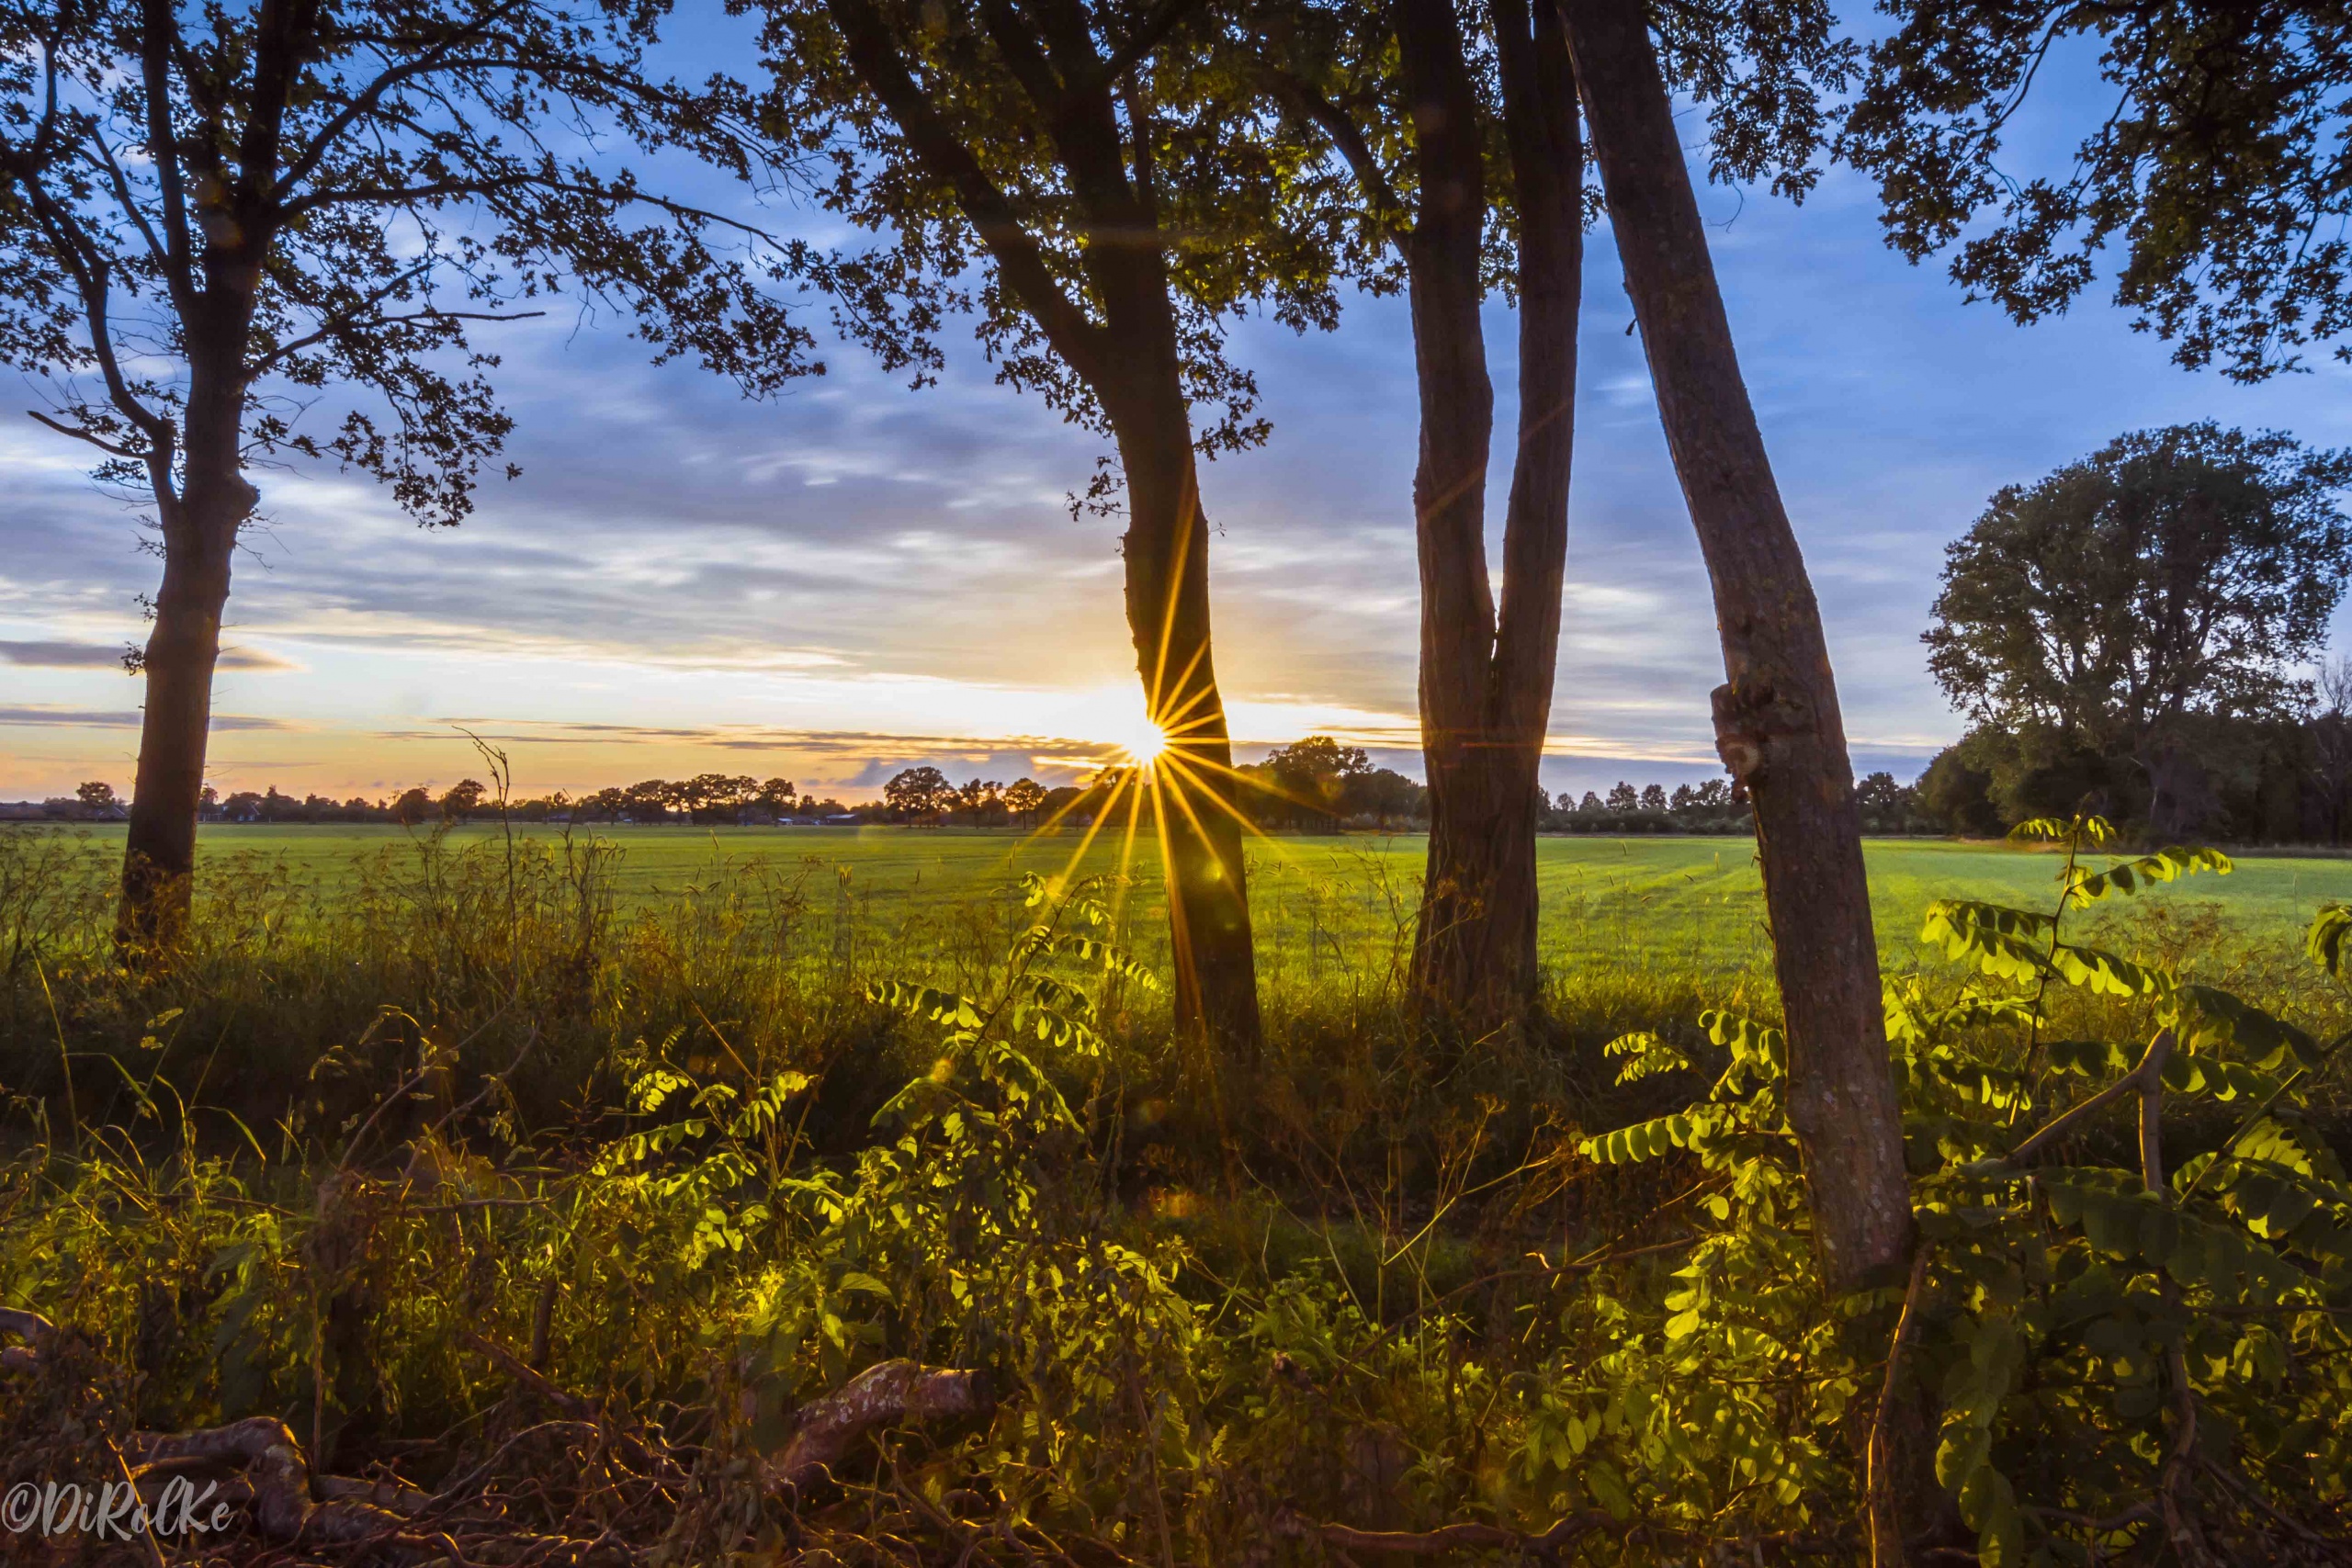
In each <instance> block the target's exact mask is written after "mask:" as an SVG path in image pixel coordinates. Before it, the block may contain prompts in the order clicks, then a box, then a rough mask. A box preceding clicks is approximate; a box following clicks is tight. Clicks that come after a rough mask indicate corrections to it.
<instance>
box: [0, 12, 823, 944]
mask: <svg viewBox="0 0 2352 1568" xmlns="http://www.w3.org/2000/svg"><path fill="white" fill-rule="evenodd" d="M661 10H662V7H661V6H623V5H620V4H618V3H617V0H615V3H613V4H610V5H606V6H600V5H598V4H594V3H593V0H592V3H591V4H589V5H588V6H584V7H580V8H571V7H560V6H556V5H554V4H551V3H548V0H365V3H363V4H357V5H353V6H324V5H321V4H319V3H318V0H255V3H249V4H236V3H231V4H224V5H220V6H210V7H197V8H189V7H186V6H171V5H167V4H164V0H0V279H4V280H5V282H0V360H5V361H6V363H7V364H8V365H9V366H11V367H15V368H17V369H20V370H23V371H26V372H28V373H29V374H31V375H32V376H34V377H36V378H40V379H41V381H42V382H43V384H44V385H45V386H46V388H47V389H48V391H49V394H50V398H51V408H50V410H49V412H36V413H35V414H34V415H33V417H34V418H35V419H37V420H39V421H40V423H42V424H44V425H45V426H47V427H49V428H50V429H51V430H54V431H57V432H59V433H61V434H64V435H67V436H70V437H73V438H74V439H77V440H79V441H81V442H83V443H85V444H86V445H88V446H93V447H95V448H96V449H97V451H98V452H99V453H100V454H102V455H103V461H102V463H101V464H100V467H99V468H98V470H97V471H98V473H99V475H100V477H101V478H102V479H107V480H109V481H116V482H120V483H123V484H126V485H130V486H134V487H136V489H137V490H138V491H139V492H141V494H142V496H143V497H144V499H145V500H147V501H149V502H152V503H153V507H154V509H155V512H154V517H153V524H154V527H155V530H156V533H157V536H158V540H159V543H160V547H161V554H162V556H163V559H164V573H163V585H162V587H161V588H160V590H159V591H158V592H157V593H156V595H155V597H154V600H153V606H152V608H153V620H154V629H153V633H152V634H151V635H150V637H149V638H148V641H147V645H146V648H145V649H144V650H143V652H142V653H141V655H140V658H139V664H140V668H141V671H143V673H144V675H145V679H146V683H147V696H146V704H145V714H144V717H143V720H142V725H141V733H140V749H139V774H138V779H137V781H136V784H135V786H134V788H133V790H132V804H131V815H130V833H129V835H128V840H127V843H126V847H125V854H124V863H123V904H122V919H121V928H122V934H123V937H124V939H125V940H126V941H127V942H131V943H133V944H142V943H147V942H159V941H168V940H169V939H170V938H171V937H172V935H173V933H174V931H175V930H176V928H177V925H178V923H179V922H180V921H181V920H182V919H185V916H186V912H187V902H188V897H189V892H188V886H187V882H188V878H189V876H190V875H191V874H192V870H193V866H194V854H195V820H196V800H197V791H198V787H199V785H200V784H201V782H202V778H203V772H204V758H205V745H206V732H207V728H208V726H209V716H210V712H211V689H212V672H213V667H214V665H215V663H216V662H217V660H218V659H219V655H220V618H221V614H222V608H223V605H224V604H225V602H226V600H227V598H228V593H229V578H230V565H231V562H232V558H233V556H234V552H235V547H236V543H237V538H238V535H239V531H240V530H241V529H243V527H244V526H245V525H246V523H247V522H248V521H249V520H250V519H251V518H252V517H253V516H254V509H255V507H256V506H257V505H258V504H259V502H260V499H261V497H260V492H259V491H257V490H256V489H255V488H254V483H253V482H252V479H251V477H250V470H251V469H252V468H254V465H255V464H257V463H262V464H268V463H277V462H283V461H286V460H288V459H309V460H318V461H330V462H334V463H336V464H338V465H341V466H343V467H345V468H357V469H359V470H360V471H362V472H364V473H367V474H369V475H371V476H373V477H374V478H376V479H379V480H380V481H382V482H384V483H386V484H388V485H390V487H391V491H392V493H393V496H394V497H395V499H396V500H397V502H398V503H399V504H400V505H401V508H402V509H403V510H404V511H406V512H407V513H409V514H410V515H411V516H413V517H414V518H415V519H416V520H417V521H418V522H419V523H423V524H428V525H446V524H455V523H457V522H458V521H459V520H460V519H461V518H463V517H464V516H465V515H466V513H467V512H468V511H469V508H470V506H471V504H472V495H473V489H474V483H475V479H476V476H477V475H478V473H479V471H480V469H481V466H482V465H483V464H484V463H486V462H489V461H490V460H492V458H494V457H496V456H497V454H498V452H499V450H500V448H501V446H502V445H503V441H504V438H505V435H506V434H507V431H508V429H509V427H510V424H511V423H512V422H511V421H510V420H509V418H508V416H507V415H506V414H505V413H504V412H503V411H502V410H501V409H500V407H499V406H498V403H497V401H496V400H495V398H494V397H493V395H492V389H491V386H490V383H489V380H488V372H489V370H490V369H491V367H493V366H494V365H495V364H496V357H495V355H492V354H490V353H487V352H484V351H482V350H481V349H480V348H478V347H477V346H476V345H475V343H474V340H473V334H474V333H476V332H477V331H478V330H479V327H480V324H481V323H483V322H487V321H505V320H512V319H514V318H515V317H516V316H518V315H527V314H536V313H537V311H536V310H525V309H520V308H519V307H522V306H524V305H526V304H527V303H528V302H529V301H530V300H532V299H536V298H537V297H539V296H541V295H544V294H546V293H548V291H549V290H550V289H552V288H556V287H557V286H558V285H559V284H560V283H564V282H570V283H572V284H576V285H577V286H578V287H579V288H581V289H582V291H583V292H584V293H585V294H586V295H587V296H588V297H590V298H592V299H598V300H607V301H612V302H615V303H618V304H620V305H622V306H624V307H626V308H629V309H633V310H637V311H638V313H639V321H640V322H641V325H640V328H639V331H640V333H641V335H643V336H644V337H645V338H646V339H647V341H648V342H649V343H650V344H651V345H652V346H653V347H654V349H655V351H656V352H657V354H658V355H660V356H661V357H662V358H669V357H672V356H673V355H695V356H698V357H700V358H702V359H703V360H705V361H706V362H707V363H709V364H711V365H712V366H713V367H717V368H719V369H721V370H724V371H727V372H729V373H730V374H732V375H734V376H736V377H737V378H739V379H740V380H741V382H742V383H743V384H744V385H745V386H746V387H747V389H752V390H755V391H763V390H768V389H774V388H775V387H777V386H779V385H781V384H782V383H783V382H784V381H785V380H786V379H788V378H790V377H792V376H795V375H797V374H799V373H801V372H802V371H804V370H806V369H809V368H811V367H809V366H808V365H807V364H806V362H805V361H804V360H803V359H802V357H801V354H800V351H801V349H802V348H803V346H804V345H805V344H806V343H807V342H808V341H809V340H808V339H807V337H806V335H805V333H801V332H800V330H799V329H797V327H795V326H793V325H791V324H790V323H789V322H788V321H786V318H785V315H784V313H783V310H782V308H781V307H780V306H779V305H777V304H775V303H774V302H772V301H771V300H769V299H766V298H765V297H764V295H763V292H762V290H761V287H760V286H761V283H762V281H763V275H765V274H768V273H772V272H774V271H775V270H776V267H777V264H775V263H773V262H770V263H763V264H762V265H750V264H749V263H747V262H746V261H744V260H742V259H741V258H735V259H729V258H728V257H723V256H721V255H719V254H714V251H713V249H712V247H711V245H710V243H707V238H706V236H707V231H708V229H709V225H710V223H711V221H712V220H711V219H710V218H709V216H708V215H707V214H705V213H702V212H699V211H696V210H695V209H691V208H688V207H685V206H684V205H681V204H679V203H676V202H671V201H664V200H662V199H660V198H658V197H656V196H654V195H653V194H652V193H651V192H650V191H648V190H647V189H646V188H644V187H643V186H640V185H639V183H638V182H637V180H636V179H635V177H634V176H633V175H631V174H630V173H629V172H628V170H627V169H625V168H620V167H617V166H615V165H614V164H613V163H612V160H611V159H610V158H609V157H607V156H604V155H602V154H601V153H596V154H583V155H572V154H569V153H559V152H557V151H555V150H554V149H555V148H557V147H559V146H569V147H590V148H596V147H600V146H601V145H603V144H605V142H607V141H609V142H613V143H616V144H622V145H627V144H632V143H633V144H635V145H637V146H639V147H641V148H645V149H648V150H650V149H652V148H655V147H664V148H678V149H684V151H686V152H691V153H697V154H700V155H702V156H704V157H707V158H709V159H711V160H713V161H714V162H716V163H717V164H719V165H720V166H721V167H724V168H727V169H729V170H731V171H732V172H733V173H735V174H738V175H745V176H749V175H752V173H753V171H754V169H755V168H756V169H758V170H760V171H762V172H763V173H771V172H773V169H772V165H771V164H770V163H769V162H768V160H767V158H766V156H765V154H764V153H763V152H760V151H759V150H758V146H757V143H756V141H754V139H753V138H752V137H750V136H748V135H746V134H743V133H742V131H741V129H740V128H741V125H742V123H743V122H742V119H741V114H740V112H739V111H740V106H739V105H734V104H731V103H730V102H729V101H728V100H727V99H726V98H724V97H723V96H718V97H714V96H708V95H706V94H704V93H701V92H690V91H686V90H684V89H681V88H679V87H676V86H674V85H671V84H668V83H664V82H659V81H655V80H651V79H650V78H648V77H647V76H646V75H645V73H643V70H642V59H643V54H644V51H645V48H646V46H647V45H648V44H649V43H650V41H651V39H652V37H653V31H652V29H653V24H654V20H655V18H656V17H658V16H659V14H660V12H661ZM549 121H560V123H561V124H562V126H563V127H564V133H563V134H562V135H561V136H560V137H542V136H541V135H540V134H539V133H538V128H539V127H540V126H542V125H543V124H546V123H548V122H549ZM632 213H647V214H650V219H649V220H647V221H645V222H643V223H639V222H637V221H636V220H634V219H633V218H631V217H630V216H629V215H630V214H632ZM93 380H94V381H95V383H96V385H91V384H90V383H91V381H93ZM322 401H323V402H324V403H325V404H326V407H325V408H324V409H323V410H321V411H318V412H319V415H320V417H321V418H322V419H323V420H327V421H339V423H332V424H330V425H328V426H326V427H324V428H320V427H316V426H313V425H311V423H309V422H308V421H307V420H306V418H305V412H306V410H307V408H308V405H311V404H312V403H315V402H322ZM512 472H513V470H512V469H511V468H510V469H509V473H510V474H511V473H512Z"/></svg>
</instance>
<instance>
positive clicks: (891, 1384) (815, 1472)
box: [762, 1359, 996, 1497]
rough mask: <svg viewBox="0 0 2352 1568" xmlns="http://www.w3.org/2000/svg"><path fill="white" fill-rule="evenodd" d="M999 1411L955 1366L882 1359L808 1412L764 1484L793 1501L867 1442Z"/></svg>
mask: <svg viewBox="0 0 2352 1568" xmlns="http://www.w3.org/2000/svg"><path fill="white" fill-rule="evenodd" d="M995 1407H996V1401H995V1399H994V1397H993V1396H992V1395H991V1394H990V1393H989V1389H988V1383H987V1379H986V1378H984V1377H983V1376H982V1375H981V1374H980V1373H978V1372H975V1371H960V1370H958V1369H956V1368H952V1367H926V1366H923V1365H922V1363H920V1362H917V1361H910V1360H903V1359H901V1360H892V1361H882V1362H879V1363H877V1364H876V1365H874V1366H871V1367H868V1368H866V1369H865V1371H862V1372H860V1373H858V1374H857V1376H855V1377H854V1378H852V1379H850V1380H849V1382H846V1383H844V1384H842V1386H841V1388H840V1389H838V1390H836V1391H835V1392H834V1393H829V1394H827V1395H825V1397H824V1398H822V1399H820V1400H817V1401H815V1402H814V1403H812V1404H809V1405H807V1406H806V1407H804V1408H803V1409H802V1410H801V1412H800V1418H799V1421H798V1423H797V1426H795V1427H794V1428H793V1433H792V1438H791V1440H790V1441H789V1442H787V1443H786V1445H785V1448H784V1452H783V1453H781V1454H780V1455H778V1456H777V1457H776V1458H775V1459H773V1460H771V1461H768V1463H767V1465H766V1466H765V1468H764V1469H763V1472H762V1479H763V1481H764V1483H766V1486H767V1489H768V1490H769V1491H772V1492H789V1493H791V1494H792V1495H794V1496H795V1497H797V1496H799V1495H802V1494H804V1493H806V1492H807V1491H808V1490H809V1488H810V1487H812V1486H815V1485H817V1484H818V1483H820V1482H823V1481H825V1480H828V1479H830V1478H831V1473H832V1469H833V1466H835V1465H837V1464H839V1463H840V1462H841V1461H842V1460H843V1459H845V1458H847V1457H848V1455H849V1453H850V1451H851V1450H854V1448H856V1446H857V1445H858V1444H859V1443H860V1442H862V1441H864V1440H865V1438H866V1437H867V1436H868V1435H869V1434H871V1433H873V1432H876V1431H878V1430H880V1429H882V1428H884V1427H895V1426H899V1425H900V1424H901V1423H905V1422H915V1421H932V1420H940V1419H952V1418H954V1417H956V1416H981V1415H986V1414H988V1413H989V1411H991V1410H993V1409H994V1408H995Z"/></svg>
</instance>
